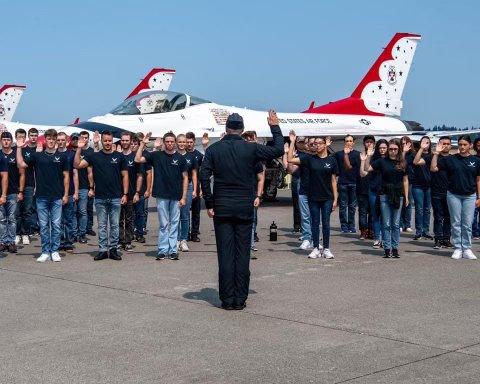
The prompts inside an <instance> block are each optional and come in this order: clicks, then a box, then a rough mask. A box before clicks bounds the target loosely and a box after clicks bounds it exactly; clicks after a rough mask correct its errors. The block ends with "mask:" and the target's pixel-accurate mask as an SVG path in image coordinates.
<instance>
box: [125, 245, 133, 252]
mask: <svg viewBox="0 0 480 384" xmlns="http://www.w3.org/2000/svg"><path fill="white" fill-rule="evenodd" d="M123 249H124V250H125V251H127V252H131V251H133V246H132V244H125V245H124V246H123Z"/></svg>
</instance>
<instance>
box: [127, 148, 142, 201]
mask: <svg viewBox="0 0 480 384" xmlns="http://www.w3.org/2000/svg"><path fill="white" fill-rule="evenodd" d="M123 156H124V157H125V161H126V166H127V171H128V198H129V199H133V196H134V195H135V192H137V176H138V174H139V173H140V174H141V173H142V167H141V164H138V163H135V152H131V153H130V154H128V155H123Z"/></svg>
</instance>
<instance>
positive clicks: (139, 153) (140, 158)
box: [135, 132, 152, 163]
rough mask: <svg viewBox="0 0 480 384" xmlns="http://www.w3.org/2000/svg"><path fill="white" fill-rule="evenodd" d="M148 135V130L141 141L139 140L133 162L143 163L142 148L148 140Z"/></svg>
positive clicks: (149, 133)
mask: <svg viewBox="0 0 480 384" xmlns="http://www.w3.org/2000/svg"><path fill="white" fill-rule="evenodd" d="M150 136H152V132H148V133H147V134H146V135H145V137H144V138H143V140H142V141H140V145H139V146H138V149H137V153H135V162H136V163H145V162H146V160H145V156H143V150H144V149H145V145H146V144H147V143H148V142H149V141H150Z"/></svg>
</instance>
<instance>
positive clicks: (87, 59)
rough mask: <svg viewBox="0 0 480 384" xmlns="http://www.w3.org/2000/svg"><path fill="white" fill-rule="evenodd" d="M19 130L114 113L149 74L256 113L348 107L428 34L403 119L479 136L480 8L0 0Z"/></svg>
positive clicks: (279, 0) (459, 4)
mask: <svg viewBox="0 0 480 384" xmlns="http://www.w3.org/2000/svg"><path fill="white" fill-rule="evenodd" d="M0 9H1V10H2V15H3V17H1V18H0V20H1V21H0V23H2V24H3V25H2V28H1V31H2V32H1V35H0V39H1V45H0V47H1V48H0V49H1V50H0V84H2V83H7V84H12V83H14V84H26V85H27V86H28V89H27V91H26V92H25V93H24V95H23V98H22V100H21V103H20V106H19V107H18V109H17V112H16V114H15V116H14V121H20V122H25V123H36V124H58V125H63V124H70V123H71V122H73V120H74V119H75V118H76V117H77V116H78V117H80V118H81V119H82V120H86V119H88V118H90V117H92V116H95V115H103V114H105V113H107V112H108V111H110V110H112V109H113V108H114V107H115V106H116V105H118V104H119V103H120V102H121V101H122V100H123V99H124V98H125V97H126V96H127V95H128V94H129V93H130V91H131V90H132V89H133V88H134V87H135V86H136V84H137V83H138V82H139V80H140V79H141V78H142V77H143V76H144V75H145V74H146V73H147V72H148V71H149V70H150V68H152V67H166V68H174V69H176V70H177V73H176V75H175V77H174V79H173V81H172V85H171V88H170V89H171V90H174V91H178V92H185V93H188V94H192V95H195V96H198V97H202V98H206V99H209V100H212V101H215V102H217V103H219V104H225V105H235V106H239V107H248V108H253V109H269V108H274V109H276V110H277V111H282V112H298V111H303V110H305V109H306V108H307V107H308V105H309V103H310V101H312V100H315V103H316V105H321V104H325V103H327V102H329V101H334V100H337V99H341V98H343V97H346V96H349V95H350V94H351V92H352V91H353V89H354V88H355V86H356V85H357V84H358V82H359V81H360V80H361V79H362V77H363V76H364V75H365V73H366V72H367V71H368V69H369V68H370V66H371V65H372V63H373V62H374V60H375V59H376V58H377V57H378V55H379V54H380V52H381V50H382V48H383V47H385V45H386V44H387V43H388V41H389V40H390V39H391V37H392V36H393V35H394V34H395V32H412V33H418V34H421V35H422V41H421V42H420V44H419V46H418V48H417V51H416V55H415V58H414V62H413V66H412V69H411V71H410V75H409V78H408V81H407V84H406V87H405V91H404V94H403V102H404V108H403V111H402V118H403V119H405V120H415V121H418V122H420V123H421V124H422V125H423V126H424V127H426V128H429V127H432V126H433V125H435V124H446V125H455V126H457V127H462V128H463V127H465V126H476V127H478V126H480V108H478V102H479V98H478V93H479V92H478V90H479V89H480V70H479V69H478V67H479V65H480V23H479V22H478V15H480V2H478V1H473V0H472V1H467V0H466V1H462V0H458V1H441V0H440V1H438V0H437V1H430V0H427V1H418V0H416V1H411V0H404V1H396V2H394V1H392V2H388V1H376V0H375V1H327V0H324V1H301V0H297V1H283V0H276V1H260V0H257V1H250V0H243V1H241V2H240V1H235V2H233V1H226V0H224V1H217V0H212V1H198V0H197V1H190V0H184V1H181V2H180V1H170V2H164V1H151V0H150V1H143V0H137V1H128V0H127V1H123V0H116V1H110V0H103V1H98V0H96V1H92V0H82V1H81V2H80V1H76V2H73V1H65V0H64V1H53V0H42V1H31V0H24V1H16V2H13V1H11V0H0Z"/></svg>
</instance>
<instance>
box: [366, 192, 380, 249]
mask: <svg viewBox="0 0 480 384" xmlns="http://www.w3.org/2000/svg"><path fill="white" fill-rule="evenodd" d="M377 196H378V194H377V192H374V191H368V202H369V205H370V216H371V217H372V228H373V240H380V239H381V238H382V237H381V234H382V221H381V217H380V215H379V214H378V213H377V203H376V201H377Z"/></svg>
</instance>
